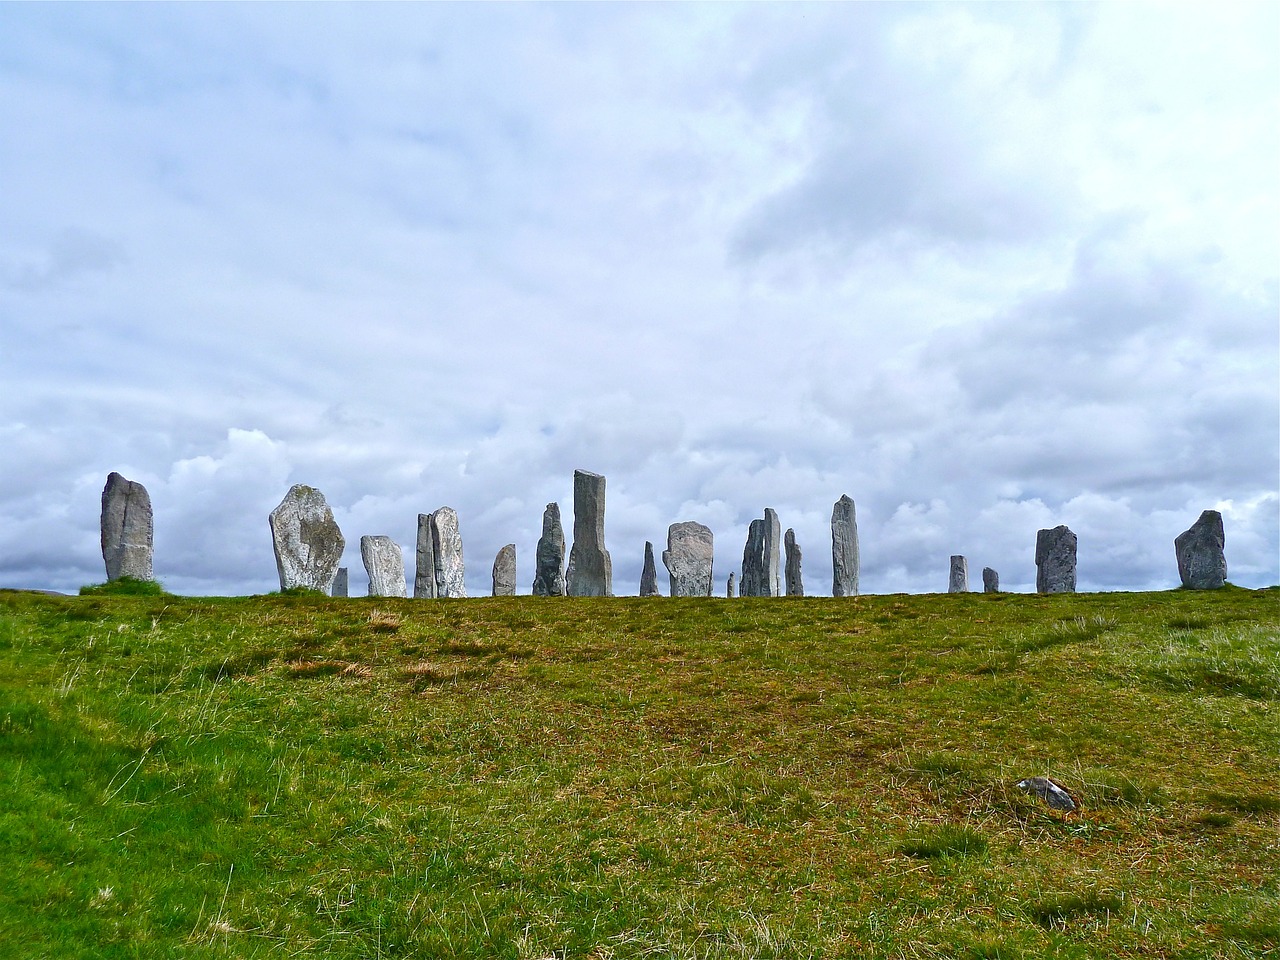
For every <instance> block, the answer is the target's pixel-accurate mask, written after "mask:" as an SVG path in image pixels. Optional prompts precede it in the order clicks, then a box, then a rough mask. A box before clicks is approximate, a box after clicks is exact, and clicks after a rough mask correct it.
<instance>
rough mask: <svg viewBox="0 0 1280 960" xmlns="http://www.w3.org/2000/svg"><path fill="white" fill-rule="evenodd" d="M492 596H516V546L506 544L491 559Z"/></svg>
mask: <svg viewBox="0 0 1280 960" xmlns="http://www.w3.org/2000/svg"><path fill="white" fill-rule="evenodd" d="M493 595H494V596H495V597H514V596H515V595H516V545H515V544H514V543H508V544H507V545H506V546H505V547H503V548H502V549H501V550H499V551H498V555H497V556H496V557H494V558H493Z"/></svg>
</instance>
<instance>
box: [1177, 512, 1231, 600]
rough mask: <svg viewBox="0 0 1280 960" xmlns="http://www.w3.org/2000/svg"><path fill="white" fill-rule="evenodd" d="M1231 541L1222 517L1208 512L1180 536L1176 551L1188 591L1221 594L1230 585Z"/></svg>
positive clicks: (1180, 570) (1179, 571) (1179, 569)
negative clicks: (1229, 555)
mask: <svg viewBox="0 0 1280 960" xmlns="http://www.w3.org/2000/svg"><path fill="white" fill-rule="evenodd" d="M1226 544H1227V538H1226V534H1225V533H1224V532H1223V529H1222V514H1221V513H1219V512H1218V511H1217V510H1206V511H1204V512H1203V513H1201V514H1200V519H1199V520H1197V521H1196V522H1195V523H1193V524H1192V525H1191V526H1190V527H1189V528H1188V529H1186V530H1184V531H1183V532H1182V533H1180V534H1178V537H1177V539H1175V540H1174V541H1173V550H1174V553H1175V554H1176V555H1177V558H1178V577H1179V579H1180V580H1182V585H1183V586H1184V587H1186V588H1187V589H1188V590H1217V589H1218V588H1219V587H1222V586H1224V585H1225V584H1226V582H1227V557H1226V554H1225V553H1223V548H1224V547H1226Z"/></svg>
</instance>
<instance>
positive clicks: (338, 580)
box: [329, 567, 351, 597]
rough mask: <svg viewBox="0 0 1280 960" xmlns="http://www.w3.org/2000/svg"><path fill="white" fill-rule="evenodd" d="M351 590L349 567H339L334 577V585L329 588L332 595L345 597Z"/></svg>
mask: <svg viewBox="0 0 1280 960" xmlns="http://www.w3.org/2000/svg"><path fill="white" fill-rule="evenodd" d="M350 592H351V586H350V578H349V577H348V576H347V568H346V567H339V568H338V572H337V574H336V575H335V576H334V578H333V586H332V587H331V588H330V590H329V596H331V597H345V596H347V594H349V593H350Z"/></svg>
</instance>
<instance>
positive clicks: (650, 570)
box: [640, 540, 662, 597]
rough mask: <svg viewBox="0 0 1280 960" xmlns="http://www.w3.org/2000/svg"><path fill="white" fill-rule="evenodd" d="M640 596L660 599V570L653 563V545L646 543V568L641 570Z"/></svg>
mask: <svg viewBox="0 0 1280 960" xmlns="http://www.w3.org/2000/svg"><path fill="white" fill-rule="evenodd" d="M640 596H642V597H660V596H662V593H661V591H659V590H658V568H657V566H656V565H655V564H654V562H653V543H652V542H650V541H648V540H646V541H645V542H644V567H643V568H642V569H641V570H640Z"/></svg>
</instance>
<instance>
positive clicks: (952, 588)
mask: <svg viewBox="0 0 1280 960" xmlns="http://www.w3.org/2000/svg"><path fill="white" fill-rule="evenodd" d="M968 592H969V561H968V560H966V559H965V558H964V557H961V556H959V555H953V556H952V557H951V576H950V577H949V578H948V580H947V593H968Z"/></svg>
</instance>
